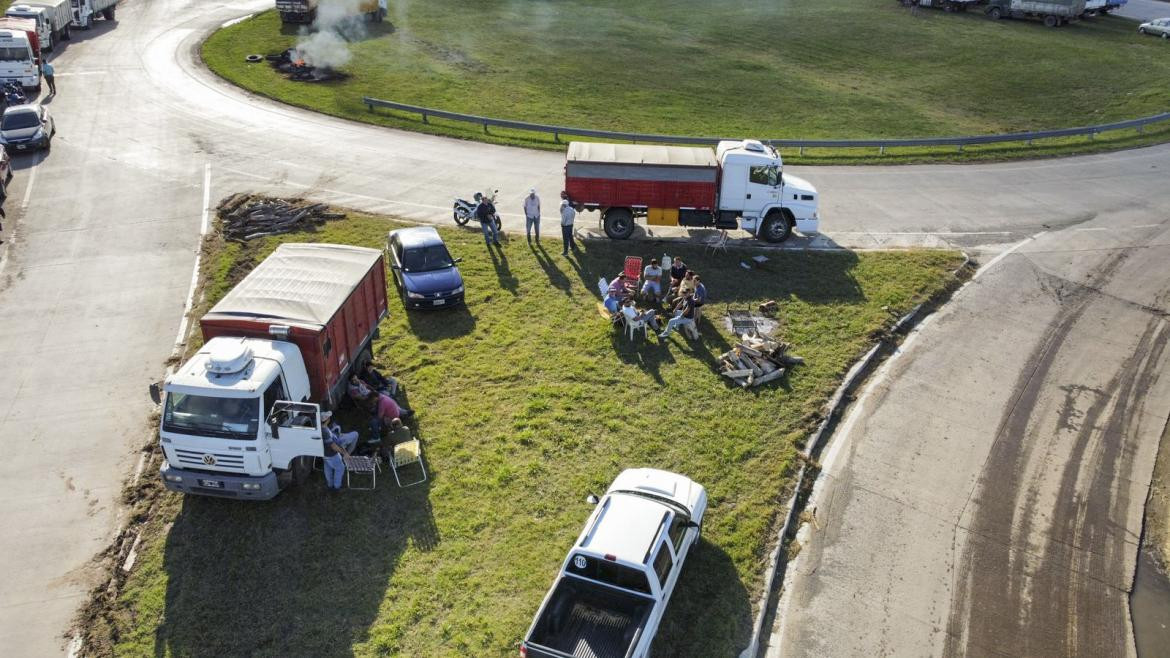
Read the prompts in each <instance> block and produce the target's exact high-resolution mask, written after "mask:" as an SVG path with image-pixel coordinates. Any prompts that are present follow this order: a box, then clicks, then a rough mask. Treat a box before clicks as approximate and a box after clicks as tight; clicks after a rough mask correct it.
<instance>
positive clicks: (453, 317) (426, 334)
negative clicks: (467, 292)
mask: <svg viewBox="0 0 1170 658" xmlns="http://www.w3.org/2000/svg"><path fill="white" fill-rule="evenodd" d="M404 312H405V313H406V323H407V324H408V325H410V331H411V333H413V334H414V335H415V336H417V337H418V338H419V339H420V340H422V341H424V342H428V343H431V342H434V341H439V340H445V339H447V338H458V337H459V336H466V335H467V334H470V333H471V332H472V331H474V330H475V316H473V315H472V314H471V311H469V310H468V309H467V304H466V303H463V304H460V305H459V306H456V307H454V308H447V309H441V310H435V311H404Z"/></svg>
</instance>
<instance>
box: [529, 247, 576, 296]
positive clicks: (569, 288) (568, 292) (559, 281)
mask: <svg viewBox="0 0 1170 658" xmlns="http://www.w3.org/2000/svg"><path fill="white" fill-rule="evenodd" d="M528 248H529V249H530V250H531V251H532V255H533V256H535V257H536V262H537V264H538V265H540V269H542V270H544V274H545V276H547V277H548V282H549V283H550V284H552V286H553V287H554V288H556V289H557V290H560V291H561V292H563V293H565V296H566V297H572V296H573V283H572V282H571V281H570V280H569V277H567V276H565V273H564V272H562V271H561V268H559V267H557V264H556V263H554V262H553V260H552V257H551V256H549V254H548V251H546V250H545V248H544V244H543V243H534V242H529V243H528Z"/></svg>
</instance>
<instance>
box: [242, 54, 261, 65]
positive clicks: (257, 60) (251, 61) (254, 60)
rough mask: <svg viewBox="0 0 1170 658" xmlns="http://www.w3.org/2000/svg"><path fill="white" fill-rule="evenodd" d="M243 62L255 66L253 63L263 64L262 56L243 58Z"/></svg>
mask: <svg viewBox="0 0 1170 658" xmlns="http://www.w3.org/2000/svg"><path fill="white" fill-rule="evenodd" d="M244 61H245V62H248V63H249V64H255V63H257V62H263V61H264V55H248V56H247V57H245V58H244Z"/></svg>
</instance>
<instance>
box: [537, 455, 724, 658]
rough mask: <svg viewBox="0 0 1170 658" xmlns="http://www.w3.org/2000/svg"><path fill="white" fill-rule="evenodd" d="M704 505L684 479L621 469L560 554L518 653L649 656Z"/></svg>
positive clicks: (698, 489)
mask: <svg viewBox="0 0 1170 658" xmlns="http://www.w3.org/2000/svg"><path fill="white" fill-rule="evenodd" d="M590 500H591V502H593V501H595V500H596V499H595V498H594V497H592V496H591V497H590ZM706 509H707V491H706V490H705V489H704V488H703V487H702V485H700V484H698V483H696V482H694V481H692V480H691V479H690V478H687V477H686V476H683V475H678V474H677V473H671V472H668V471H662V470H658V469H653V468H637V469H628V470H625V471H622V473H621V474H620V475H618V477H617V479H615V480H614V481H613V484H611V485H610V487H609V491H607V492H606V494H605V497H604V498H602V499H601V501H600V502H599V503H598V504H597V508H596V509H595V510H594V511H593V514H592V515H590V517H589V520H588V521H587V522H586V523H585V529H584V530H583V531H582V532H581V536H580V537H578V538H577V543H576V544H575V545H574V546H573V549H572V550H571V551H569V555H568V557H566V558H565V562H564V564H563V565H562V566H561V571H560V575H559V576H558V577H557V579H556V581H555V582H554V583H553V586H552V589H550V590H549V592H548V594H547V595H546V596H545V597H544V602H543V603H541V605H540V610H539V611H538V612H537V613H536V619H535V620H534V621H533V622H532V626H531V627H529V629H528V634H527V635H526V636H525V638H524V641H523V642H521V643H520V655H521V656H522V657H525V658H645V657H646V656H649V655H650V645H651V644H652V643H653V641H654V635H655V633H657V631H658V625H659V623H660V622H661V621H662V615H663V614H664V613H665V612H666V605H667V603H669V602H670V595H671V594H672V593H673V592H674V589H675V586H676V585H677V584H678V579H679V574H680V573H681V572H682V568H683V562H684V561H685V560H686V557H687V555H688V553H689V552H690V550H691V549H692V547H694V545H695V544H696V543H698V541H699V535H700V533H701V532H702V525H703V513H704V512H705V511H706Z"/></svg>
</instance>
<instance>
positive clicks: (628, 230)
mask: <svg viewBox="0 0 1170 658" xmlns="http://www.w3.org/2000/svg"><path fill="white" fill-rule="evenodd" d="M605 234H606V235H608V236H609V237H610V238H612V239H614V240H625V239H626V238H628V237H630V236H631V235H633V234H634V213H633V212H631V211H630V209H629V208H610V209H609V210H606V211H605Z"/></svg>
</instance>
